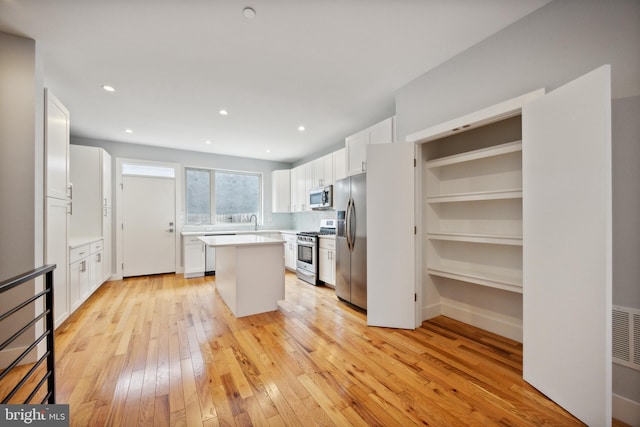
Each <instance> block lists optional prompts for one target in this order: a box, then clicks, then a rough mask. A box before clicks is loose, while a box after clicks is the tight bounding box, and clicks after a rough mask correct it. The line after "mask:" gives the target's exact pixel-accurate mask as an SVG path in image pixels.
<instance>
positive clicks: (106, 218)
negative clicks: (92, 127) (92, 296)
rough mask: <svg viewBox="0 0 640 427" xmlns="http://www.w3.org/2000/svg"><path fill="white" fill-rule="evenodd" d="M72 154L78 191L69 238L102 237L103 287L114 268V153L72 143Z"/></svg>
mask: <svg viewBox="0 0 640 427" xmlns="http://www.w3.org/2000/svg"><path fill="white" fill-rule="evenodd" d="M69 155H70V178H71V182H72V183H73V192H74V200H73V212H72V215H71V217H70V219H69V237H70V238H71V239H75V240H78V239H80V240H81V239H85V240H86V239H92V238H96V237H101V238H102V241H103V245H104V246H103V250H102V255H101V261H100V262H101V265H102V268H101V269H100V273H99V274H100V275H101V277H100V279H99V281H100V283H99V284H98V286H99V285H100V284H102V283H103V282H104V281H106V280H107V279H109V277H111V270H112V262H111V251H112V225H111V221H112V208H111V156H110V155H109V153H107V152H106V151H105V150H103V149H102V148H99V147H88V146H81V145H72V146H71V147H70V150H69Z"/></svg>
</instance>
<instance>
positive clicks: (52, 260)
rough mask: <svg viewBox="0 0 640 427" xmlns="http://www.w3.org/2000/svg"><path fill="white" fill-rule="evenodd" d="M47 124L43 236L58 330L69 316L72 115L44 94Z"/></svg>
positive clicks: (50, 95)
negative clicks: (51, 278)
mask: <svg viewBox="0 0 640 427" xmlns="http://www.w3.org/2000/svg"><path fill="white" fill-rule="evenodd" d="M44 114H45V122H44V138H45V140H44V147H45V155H44V161H45V164H44V169H45V171H44V179H45V183H44V185H45V194H44V196H45V197H44V217H45V219H44V235H45V237H44V238H45V242H44V247H45V252H44V262H45V264H55V265H56V269H55V270H54V271H53V284H54V285H53V286H54V289H53V295H54V307H53V310H54V324H55V327H58V325H60V324H61V323H62V322H63V321H64V320H65V319H66V318H67V317H68V316H69V314H70V306H69V304H70V303H69V290H68V272H67V268H68V264H69V258H68V255H69V254H68V245H67V231H68V225H69V220H68V215H69V213H70V212H71V203H72V200H71V187H70V184H69V130H70V125H69V111H68V110H67V109H66V108H65V106H64V105H63V104H62V103H61V102H60V101H59V100H58V99H57V98H56V97H55V96H54V95H53V94H52V93H51V92H50V91H49V90H45V109H44Z"/></svg>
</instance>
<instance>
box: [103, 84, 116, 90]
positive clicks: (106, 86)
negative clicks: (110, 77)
mask: <svg viewBox="0 0 640 427" xmlns="http://www.w3.org/2000/svg"><path fill="white" fill-rule="evenodd" d="M102 89H104V90H106V91H107V92H115V91H116V88H115V87H113V86H109V85H102Z"/></svg>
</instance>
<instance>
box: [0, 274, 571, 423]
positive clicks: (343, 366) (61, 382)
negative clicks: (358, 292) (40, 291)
mask: <svg viewBox="0 0 640 427" xmlns="http://www.w3.org/2000/svg"><path fill="white" fill-rule="evenodd" d="M56 345H57V347H56V356H57V376H56V378H57V382H58V383H57V384H58V387H57V392H58V403H69V404H70V412H71V425H74V426H103V425H109V426H135V425H145V426H152V425H153V426H165V425H166V426H189V427H190V426H215V425H230V426H232V425H238V426H249V425H256V426H262V425H265V426H267V425H268V426H314V425H335V426H348V425H357V426H373V425H380V426H409V425H417V424H421V425H431V426H457V425H460V426H463V425H464V426H467V425H479V426H492V425H500V426H528V425H530V426H540V425H556V426H570V425H581V423H580V422H579V421H578V420H576V419H575V418H573V417H572V416H571V415H569V414H568V413H567V412H566V411H564V410H563V409H561V408H559V407H558V406H557V405H555V404H554V403H553V402H551V401H549V400H548V399H546V398H545V397H544V396H543V395H542V394H540V393H538V392H537V391H536V390H535V389H534V388H532V387H531V386H529V385H528V384H527V383H526V382H525V381H523V380H522V346H521V345H520V344H518V343H516V342H514V341H511V340H509V339H506V338H503V337H500V336H497V335H494V334H491V333H488V332H486V331H482V330H479V329H476V328H473V327H471V326H468V325H465V324H463V323H459V322H457V321H454V320H451V319H448V318H446V317H438V318H435V319H433V320H430V321H427V322H424V323H423V325H422V327H420V328H418V329H417V330H415V331H404V330H395V329H385V328H373V327H367V326H366V317H365V314H363V313H362V312H359V311H357V310H355V309H353V308H351V307H349V306H347V305H345V304H344V303H342V302H339V301H338V300H337V299H336V297H335V292H334V291H333V290H331V289H329V288H326V287H313V286H311V285H308V284H306V283H304V282H300V281H298V280H297V279H296V277H295V275H292V274H287V275H286V299H285V301H283V302H282V303H281V305H280V309H279V310H278V311H276V312H271V313H265V314H260V315H255V316H249V317H245V318H241V319H236V318H235V317H233V315H232V314H231V313H230V311H229V310H228V308H227V307H226V306H225V305H224V303H223V302H222V301H221V300H220V298H219V297H218V296H217V295H216V293H215V281H214V279H213V278H198V279H188V280H185V279H183V278H182V276H180V275H160V276H152V277H141V278H133V279H126V280H123V281H114V282H108V283H105V284H104V285H103V286H102V287H101V288H100V289H99V290H98V291H96V293H95V294H94V295H93V296H92V297H91V298H90V299H89V300H88V301H87V302H86V303H85V304H83V305H82V306H81V308H80V309H79V310H78V311H76V312H75V313H74V314H73V315H72V316H71V317H70V318H69V319H68V320H67V321H66V322H65V323H64V324H63V325H61V326H60V327H59V328H58V330H57V332H56ZM7 387H8V384H0V397H1V396H3V395H6V390H7Z"/></svg>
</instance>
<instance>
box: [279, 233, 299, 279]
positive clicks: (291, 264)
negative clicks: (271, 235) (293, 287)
mask: <svg viewBox="0 0 640 427" xmlns="http://www.w3.org/2000/svg"><path fill="white" fill-rule="evenodd" d="M296 239H297V237H296V235H295V234H291V233H282V240H284V266H285V267H286V268H287V269H289V270H291V271H296V260H297V258H298V257H297V252H298V248H297V246H298V244H297V243H296Z"/></svg>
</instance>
